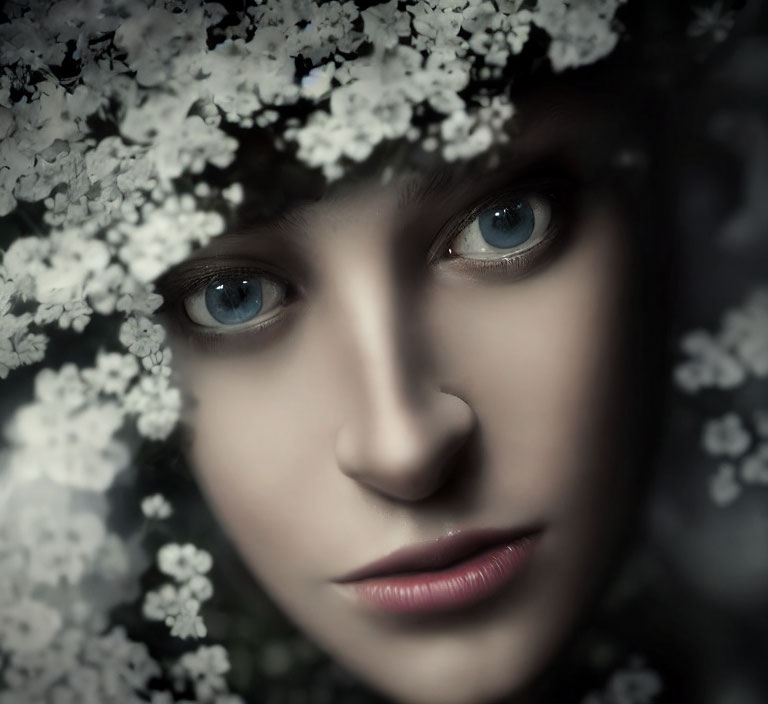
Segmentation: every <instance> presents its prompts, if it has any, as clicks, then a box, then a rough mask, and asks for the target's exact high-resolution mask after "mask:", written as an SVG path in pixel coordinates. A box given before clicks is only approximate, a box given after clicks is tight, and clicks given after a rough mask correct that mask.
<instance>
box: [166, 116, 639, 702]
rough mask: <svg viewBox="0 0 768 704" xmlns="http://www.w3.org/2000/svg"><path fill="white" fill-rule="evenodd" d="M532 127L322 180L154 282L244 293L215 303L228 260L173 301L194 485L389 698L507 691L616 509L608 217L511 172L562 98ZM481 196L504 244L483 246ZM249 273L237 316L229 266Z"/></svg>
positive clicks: (557, 631) (574, 611) (584, 197)
mask: <svg viewBox="0 0 768 704" xmlns="http://www.w3.org/2000/svg"><path fill="white" fill-rule="evenodd" d="M544 123H546V121H542V123H541V125H540V126H539V127H535V128H532V129H531V130H530V131H525V130H524V132H525V135H524V138H522V137H521V139H520V141H519V142H518V143H517V144H516V145H514V146H513V148H512V149H511V150H510V152H509V154H510V156H509V160H508V161H507V159H506V157H505V160H504V168H503V169H500V168H496V169H495V170H493V171H491V172H490V173H489V174H486V175H483V176H480V177H478V178H476V179H474V180H469V179H467V178H458V179H456V178H453V179H451V178H448V179H438V182H433V183H432V185H431V187H429V188H427V189H422V188H421V187H420V186H419V185H418V182H415V181H414V180H413V178H412V177H411V176H408V177H405V176H403V177H402V178H398V177H396V178H395V179H393V180H392V181H391V183H390V184H389V185H387V186H381V185H379V184H378V183H376V182H371V183H362V184H357V185H354V186H348V187H346V188H340V189H338V190H337V191H336V192H334V193H333V194H331V195H329V196H328V197H327V198H324V199H321V200H319V201H317V202H313V203H310V204H303V205H301V206H298V207H296V208H295V209H293V210H292V211H291V213H290V214H289V217H288V218H285V219H283V221H281V223H280V224H279V225H277V224H275V223H262V224H257V225H254V227H253V228H252V229H250V230H249V231H248V232H244V233H243V232H241V233H235V234H233V235H232V236H229V237H227V236H223V237H222V238H221V239H219V240H218V241H216V242H215V243H213V244H212V246H211V247H209V248H207V249H206V250H202V251H201V252H200V253H199V254H198V255H196V257H195V261H194V262H188V263H186V264H185V265H182V267H181V269H180V272H181V273H180V274H179V273H177V274H175V275H174V276H175V277H176V278H178V276H182V277H183V276H184V273H183V272H184V271H185V267H186V268H189V267H194V268H196V270H197V271H200V270H201V269H204V270H206V271H211V270H219V269H222V268H223V269H224V270H225V271H227V270H228V271H229V272H230V273H229V274H226V276H228V277H229V281H230V285H231V286H233V288H231V289H230V290H231V291H237V292H239V294H242V295H243V296H245V298H244V299H243V300H244V301H246V302H245V303H238V304H237V309H236V310H235V313H234V318H232V317H230V318H229V319H228V318H227V315H228V313H227V312H226V310H225V309H224V308H221V307H220V306H219V303H218V302H220V301H221V300H223V299H222V298H220V297H217V295H218V294H217V293H216V286H221V285H222V284H223V283H224V284H226V279H225V278H219V279H217V280H215V281H214V282H213V283H212V284H211V285H209V286H208V288H207V291H208V293H209V296H208V298H207V300H206V295H205V290H204V289H200V290H198V291H196V292H194V293H191V294H190V293H189V292H187V293H186V294H185V295H186V304H185V307H184V310H185V311H186V312H187V313H186V315H188V316H191V318H192V320H188V321H186V322H184V323H182V325H183V327H184V330H185V332H184V333H183V334H179V335H178V336H177V338H176V353H177V356H178V358H179V361H180V368H181V371H182V375H183V378H184V380H185V383H186V385H187V387H188V390H189V391H190V392H191V394H192V395H193V397H194V398H195V401H196V403H195V405H194V408H191V409H190V410H189V415H188V418H187V421H188V423H189V424H190V426H191V428H192V437H193V444H192V449H191V461H192V464H193V466H194V468H195V471H196V474H197V476H198V478H199V481H200V484H201V486H202V488H203V490H204V493H205V494H206V495H207V497H208V499H209V501H210V503H211V505H212V507H213V509H214V510H215V512H216V514H217V515H218V518H219V519H220V521H221V523H222V525H223V527H224V529H225V530H226V532H227V533H228V534H229V536H230V537H231V539H232V541H233V542H234V544H235V546H236V547H237V549H238V551H239V553H240V554H241V556H242V558H243V560H244V562H245V563H246V565H247V566H248V567H249V568H250V570H251V571H252V572H253V574H254V575H255V576H257V578H258V579H259V580H260V581H261V583H262V584H263V585H264V586H265V588H266V589H267V590H268V591H269V592H270V593H271V595H272V596H273V597H274V599H275V600H276V601H277V602H278V603H279V604H280V605H281V606H282V607H283V608H284V610H285V611H286V612H287V613H288V614H289V615H290V616H291V617H292V618H293V619H294V620H295V621H296V622H297V623H298V624H299V625H300V626H301V627H302V628H304V629H305V630H306V631H307V632H308V633H309V634H310V635H311V636H312V637H314V639H316V641H317V642H318V643H319V644H321V645H322V646H324V647H325V648H326V649H327V650H328V651H329V652H330V653H331V654H333V655H334V656H335V657H336V658H337V659H338V660H339V661H341V662H342V663H344V664H346V665H347V666H348V667H349V668H350V669H351V670H353V671H355V672H356V673H358V674H359V675H360V676H362V677H363V678H364V679H365V680H366V681H368V682H369V683H370V684H372V685H373V686H374V687H376V688H377V689H379V690H381V691H382V692H384V693H385V694H387V695H388V696H390V697H392V698H394V699H395V700H397V701H400V702H414V703H416V702H419V703H423V704H433V703H436V702H440V703H442V704H451V703H456V704H459V703H461V704H471V703H481V702H491V701H496V700H497V699H498V698H500V697H503V696H505V695H511V694H519V693H521V692H523V691H524V690H525V689H526V687H527V686H528V685H529V684H530V683H531V681H532V679H533V678H534V677H535V675H536V674H538V673H539V672H540V671H541V670H542V668H543V667H544V665H545V664H546V663H547V662H548V661H549V660H550V659H551V658H552V656H553V654H554V653H555V652H556V650H557V648H558V647H559V646H560V645H561V644H562V642H563V641H564V640H565V638H566V637H567V635H568V633H569V632H570V631H571V630H572V628H573V626H574V624H575V622H576V620H577V618H578V616H579V614H580V612H581V610H582V608H583V606H584V603H585V601H586V600H587V598H588V596H589V594H590V593H591V591H592V588H593V586H594V584H595V582H596V580H597V577H598V575H600V573H601V572H602V570H603V568H604V566H605V563H606V560H607V555H608V554H609V553H610V549H609V548H610V544H611V541H612V537H611V536H612V534H613V528H614V527H615V524H616V521H617V520H618V517H619V515H620V514H621V512H622V510H623V502H622V497H623V495H624V487H625V486H626V481H625V479H626V477H625V475H624V471H623V469H622V467H623V464H624V462H623V456H622V447H621V443H620V442H619V441H618V440H617V438H619V437H621V435H622V428H621V425H620V423H621V420H620V414H619V413H618V412H617V408H618V406H617V401H618V400H619V399H620V398H621V397H622V396H623V391H622V379H623V373H622V369H621V367H622V353H621V350H622V341H623V330H624V326H623V315H624V313H625V304H624V300H625V289H626V282H627V276H626V267H625V260H626V258H627V257H626V254H625V249H624V244H623V241H624V233H623V231H622V224H621V218H620V216H619V214H618V212H617V210H616V209H615V208H614V207H613V206H612V204H611V202H610V199H609V198H607V197H605V196H601V195H600V194H599V193H598V192H597V191H593V190H591V189H590V188H588V187H584V186H583V185H582V186H580V187H578V188H577V187H576V186H574V185H572V182H570V181H568V182H566V184H565V185H563V184H562V183H559V185H558V184H557V183H548V182H547V181H546V180H542V178H541V177H540V174H539V175H538V176H537V177H536V178H530V177H529V176H526V175H525V174H526V173H531V171H532V170H534V171H535V170H536V168H535V165H536V164H540V163H542V162H544V161H547V162H548V161H549V156H550V153H551V152H557V153H559V154H560V156H561V157H563V159H565V160H566V161H567V160H568V159H567V157H565V156H563V155H564V154H566V153H567V152H568V150H569V149H570V148H571V146H573V145H574V144H576V143H581V144H583V133H579V129H580V127H583V122H582V123H580V121H579V120H576V119H573V117H572V116H570V117H569V120H568V123H567V125H566V126H564V125H563V124H559V123H557V120H554V123H555V124H554V126H553V121H550V122H549V123H547V124H544ZM595 129H599V127H598V126H597V125H596V126H595ZM577 133H579V136H578V138H577V136H576V135H577ZM569 145H570V146H569ZM545 151H546V152H547V158H546V159H545V157H544V152H545ZM575 162H576V163H578V159H575ZM532 165H533V166H532ZM576 171H578V166H577V168H576ZM580 179H581V176H579V175H578V174H577V175H576V176H575V177H574V181H575V182H576V181H579V180H580ZM582 180H583V179H582ZM569 184H570V185H569ZM422 185H423V184H422ZM564 191H565V192H564ZM568 200H571V201H574V202H572V203H571V204H570V205H569V206H567V205H566V201H568ZM504 208H508V210H507V211H504ZM501 211H504V212H505V213H506V214H507V215H509V216H510V218H511V219H510V220H509V222H513V223H517V224H515V225H514V228H517V229H516V230H515V232H517V233H518V234H519V233H520V228H521V227H522V228H523V230H525V228H526V227H528V228H529V230H530V236H529V237H528V235H527V234H525V233H524V234H523V235H522V236H521V237H519V238H518V239H521V240H522V244H513V245H512V246H509V247H498V246H496V245H494V246H492V247H488V246H487V245H488V242H487V239H486V238H487V236H490V237H491V239H493V235H494V232H497V231H498V228H499V227H501V225H500V224H499V221H498V220H497V221H493V218H492V216H489V215H488V212H491V213H493V212H501ZM483 213H485V215H483ZM531 214H532V217H531ZM515 217H517V218H518V219H517V220H515ZM494 222H495V223H496V224H494ZM521 222H522V225H520V223H521ZM532 223H533V224H532ZM502 225H503V223H502ZM536 228H539V229H536ZM501 229H502V230H503V229H504V228H503V227H501ZM489 233H490V234H489ZM513 234H514V233H513ZM515 237H516V235H515V236H513V238H512V240H509V242H515V241H517V240H516V239H515ZM526 237H528V239H526ZM537 238H538V239H537ZM494 241H495V242H496V243H497V244H498V242H499V240H494ZM531 242H533V243H534V245H533V246H530V244H531ZM502 244H504V242H502ZM526 247H530V248H529V249H527V250H526ZM483 249H485V250H487V251H482V250H483ZM504 263H506V264H508V266H501V265H502V264H504ZM233 270H234V273H233ZM222 276H224V275H222ZM232 277H235V278H234V279H233V278H232ZM259 277H261V278H260V279H259V283H260V284H261V286H262V288H261V293H262V300H261V305H262V310H263V311H264V312H263V313H259V314H258V315H256V316H255V317H253V316H251V313H252V312H253V311H254V310H256V309H257V308H258V306H257V305H256V306H255V307H253V308H252V309H249V304H248V300H249V299H248V296H249V295H250V294H248V293H247V291H246V288H245V287H243V286H241V287H240V288H239V289H238V285H239V282H241V281H243V280H245V279H248V280H249V281H250V282H251V283H250V284H248V285H249V286H250V287H251V288H250V289H249V290H251V291H252V290H253V289H254V287H255V286H256V284H254V283H253V279H257V278H259ZM284 281H287V282H289V283H288V284H285V285H284V284H283V282H284ZM233 282H234V283H233ZM217 306H219V307H217ZM243 306H244V307H245V308H243ZM244 309H245V311H246V313H245V314H243V315H242V316H241V317H240V318H238V315H240V312H242V310H244ZM249 310H250V312H249ZM222 311H224V312H223V313H222ZM211 313H213V315H212V314H211ZM182 315H183V314H182ZM214 316H218V318H219V320H216V318H215V317H214ZM249 316H251V317H250V319H247V320H245V322H232V321H233V320H236V319H244V318H248V317H249ZM222 320H224V322H222ZM489 531H491V532H489ZM521 535H525V536H526V537H527V540H520V539H518V538H519V536H521ZM454 550H455V551H454ZM414 551H416V552H418V553H419V555H418V557H414ZM468 551H469V552H471V554H467V553H468ZM393 553H394V554H395V560H396V561H399V562H398V564H395V565H393V564H389V565H386V564H385V565H384V566H382V565H381V563H379V564H378V566H377V567H375V569H374V570H373V572H375V573H376V576H377V579H374V580H372V581H370V580H369V581H366V580H365V579H363V577H365V576H366V575H365V574H361V573H360V570H361V568H364V567H365V566H367V565H371V564H372V563H377V562H378V561H380V560H381V558H384V557H388V556H389V557H391V556H392V555H393ZM478 553H480V555H479V557H478ZM403 560H405V563H403V562H402V561H403ZM446 562H450V565H447V564H444V563H446ZM409 567H410V568H411V570H409V571H413V570H415V574H411V575H410V576H408V577H398V576H397V573H400V572H403V571H405V570H406V569H407V568H409ZM441 570H442V571H441ZM350 580H351V581H350ZM425 595H426V596H425Z"/></svg>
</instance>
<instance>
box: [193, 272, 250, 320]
mask: <svg viewBox="0 0 768 704" xmlns="http://www.w3.org/2000/svg"><path fill="white" fill-rule="evenodd" d="M262 304H263V299H262V291H261V283H260V281H259V280H258V279H241V280H237V279H232V280H231V281H219V282H217V283H214V284H211V285H210V286H208V288H206V290H205V305H206V308H207V309H208V312H209V313H210V314H211V317H213V318H214V320H216V321H218V322H219V323H223V324H225V325H235V324H237V323H244V322H246V321H247V320H250V319H251V318H254V317H256V316H257V315H258V314H259V311H260V310H261V307H262Z"/></svg>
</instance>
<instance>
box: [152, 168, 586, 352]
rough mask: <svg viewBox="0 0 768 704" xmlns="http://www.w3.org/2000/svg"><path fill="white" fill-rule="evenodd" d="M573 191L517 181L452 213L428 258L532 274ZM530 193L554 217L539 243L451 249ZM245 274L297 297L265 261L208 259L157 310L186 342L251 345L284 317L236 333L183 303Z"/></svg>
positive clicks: (173, 286)
mask: <svg viewBox="0 0 768 704" xmlns="http://www.w3.org/2000/svg"><path fill="white" fill-rule="evenodd" d="M572 193H573V187H572V184H570V183H565V182H563V181H561V180H556V179H551V178H549V179H546V180H544V179H541V180H538V181H528V182H527V183H526V185H525V186H524V187H522V188H521V187H520V186H519V185H518V186H517V187H516V188H514V189H507V190H502V191H497V192H495V193H493V194H492V195H490V196H489V197H486V198H484V199H482V200H481V201H479V202H476V203H475V204H474V205H473V206H472V207H470V208H469V209H468V210H465V211H464V213H463V214H462V215H460V216H459V217H458V218H457V217H456V216H453V217H452V218H450V219H449V220H448V221H447V223H445V224H444V225H443V226H442V227H441V228H439V232H438V235H437V236H436V237H435V238H434V240H433V244H432V246H431V247H430V249H429V253H428V256H427V261H428V263H429V264H431V265H440V263H442V262H445V263H446V265H448V266H450V267H452V268H456V269H459V270H460V271H463V272H466V273H468V274H471V275H480V274H485V275H488V276H490V277H494V276H501V277H505V278H508V277H510V276H512V277H514V279H519V278H522V277H525V276H528V275H530V274H532V273H533V272H534V271H536V270H538V269H539V268H540V266H541V265H542V264H544V263H545V262H546V261H548V260H549V259H550V258H551V257H550V255H553V254H554V251H553V250H555V249H556V248H555V247H554V246H553V245H554V243H555V241H556V240H559V239H562V238H561V237H560V234H561V230H562V229H563V228H562V225H563V221H565V220H567V217H566V213H565V210H566V206H567V205H568V199H566V198H565V197H564V196H565V195H566V194H569V195H572ZM531 196H537V197H540V198H542V199H544V200H546V201H547V203H548V204H549V205H550V208H551V220H550V223H549V225H548V227H547V231H546V233H545V234H544V236H543V238H542V239H541V241H539V242H538V243H536V244H535V245H533V246H532V247H531V248H529V249H528V250H525V251H523V252H521V253H520V254H512V255H508V256H499V257H494V258H483V259H473V258H469V257H462V256H458V255H451V254H450V253H449V247H450V245H451V244H452V243H453V242H454V241H455V240H456V238H457V237H458V236H459V235H460V234H461V233H462V232H463V231H464V229H465V228H466V227H468V226H469V225H470V224H471V223H472V222H473V221H474V220H475V219H476V218H477V217H478V216H479V215H480V213H482V212H484V211H486V210H488V209H490V208H493V207H498V206H502V205H506V204H509V203H510V202H515V201H516V200H517V201H519V200H523V199H525V198H530V197H531ZM241 275H242V276H249V277H264V278H269V279H272V280H273V281H276V282H279V283H280V284H282V285H284V286H285V288H286V294H285V298H284V299H283V301H282V303H281V304H280V308H285V307H287V306H288V305H289V304H291V303H294V302H295V300H296V297H297V292H298V289H297V288H296V287H295V286H292V285H291V283H290V277H288V276H285V275H284V274H283V273H282V272H279V271H276V270H270V269H269V267H266V266H264V265H263V264H261V263H259V264H258V265H257V264H254V265H253V266H243V264H242V262H240V263H238V264H236V265H235V264H233V265H232V266H227V265H224V264H221V265H219V266H216V267H213V266H212V265H211V263H210V261H208V262H202V263H200V264H199V265H198V266H197V267H196V268H195V267H191V268H186V269H183V270H179V272H178V273H175V274H173V276H172V281H173V282H172V283H169V282H168V281H165V282H163V284H161V286H160V289H161V293H163V298H164V300H165V303H164V304H163V307H162V308H161V310H160V311H159V313H160V314H167V313H171V312H172V311H173V310H175V313H176V314H175V315H171V316H170V319H171V322H172V323H173V324H174V327H175V328H176V330H177V332H178V331H181V332H182V333H183V334H184V336H185V337H186V338H187V339H188V341H190V342H195V343H200V344H202V345H204V346H205V347H206V348H208V349H211V350H214V349H215V348H217V347H219V346H220V345H221V344H223V342H224V341H225V338H226V341H227V344H229V343H230V342H231V341H233V339H236V340H241V341H242V342H243V343H244V344H246V345H247V346H248V347H251V346H252V343H253V340H254V338H259V339H261V338H263V336H264V333H265V332H266V331H267V330H268V329H269V328H272V327H273V326H279V324H280V323H282V322H283V319H284V318H285V317H286V316H285V315H284V314H282V313H277V314H275V315H271V316H270V317H269V318H267V319H266V320H264V321H262V322H260V323H254V324H253V325H249V326H248V327H246V328H242V329H240V330H239V331H238V332H223V331H214V330H213V329H211V330H208V329H206V328H205V327H204V326H200V325H197V324H196V323H194V322H192V321H191V320H190V319H189V316H188V314H187V312H186V310H185V308H184V301H185V300H186V299H187V298H189V297H190V296H192V295H193V294H196V293H200V292H201V291H204V290H205V289H206V288H207V287H208V286H210V285H212V284H213V283H215V282H217V281H226V280H230V279H232V278H234V277H237V276H241ZM161 281H162V280H161Z"/></svg>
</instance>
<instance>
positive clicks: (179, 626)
mask: <svg viewBox="0 0 768 704" xmlns="http://www.w3.org/2000/svg"><path fill="white" fill-rule="evenodd" d="M199 610H200V602H199V601H197V600H195V599H187V600H185V601H183V602H182V604H181V610H180V611H179V613H178V614H176V615H175V616H168V617H167V618H166V619H165V625H166V626H168V627H170V629H171V635H172V636H176V637H177V638H182V639H186V638H205V636H206V635H207V634H208V629H207V628H206V627H205V623H203V619H202V618H201V617H200V616H199V615H198V611H199Z"/></svg>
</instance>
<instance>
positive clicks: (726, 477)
mask: <svg viewBox="0 0 768 704" xmlns="http://www.w3.org/2000/svg"><path fill="white" fill-rule="evenodd" d="M740 494H741V484H739V482H738V480H737V479H736V468H735V467H734V466H733V465H732V464H721V465H720V466H719V467H718V469H717V472H716V473H715V474H714V476H713V477H712V478H711V479H710V482H709V495H710V497H711V498H712V501H713V502H714V503H715V504H716V505H717V506H728V505H729V504H732V503H733V502H734V501H735V500H736V499H737V498H738V497H739V495H740Z"/></svg>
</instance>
